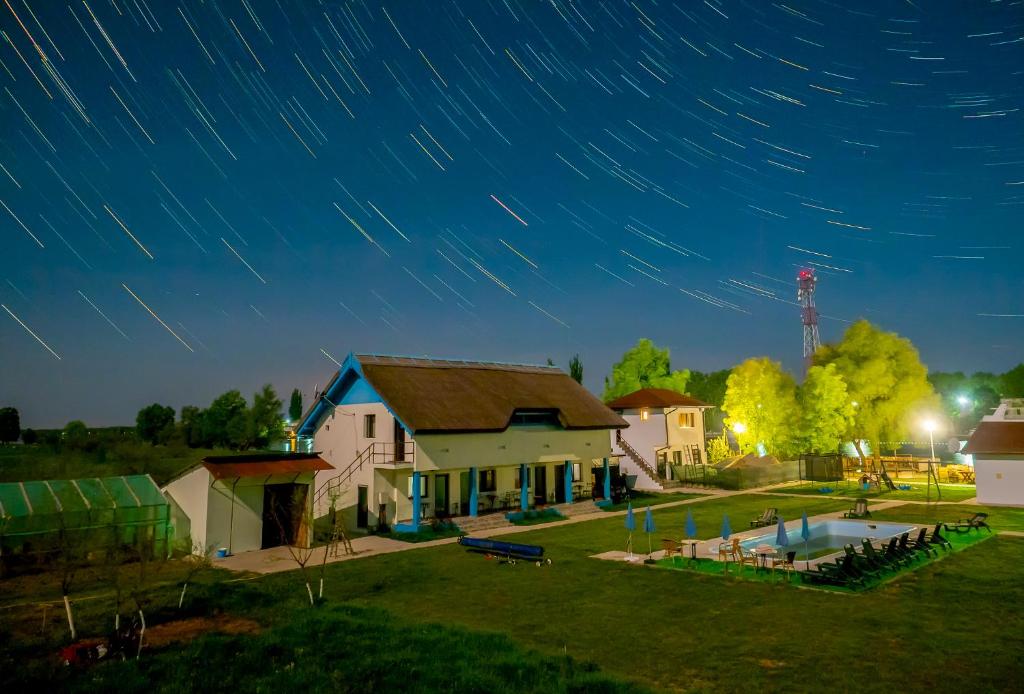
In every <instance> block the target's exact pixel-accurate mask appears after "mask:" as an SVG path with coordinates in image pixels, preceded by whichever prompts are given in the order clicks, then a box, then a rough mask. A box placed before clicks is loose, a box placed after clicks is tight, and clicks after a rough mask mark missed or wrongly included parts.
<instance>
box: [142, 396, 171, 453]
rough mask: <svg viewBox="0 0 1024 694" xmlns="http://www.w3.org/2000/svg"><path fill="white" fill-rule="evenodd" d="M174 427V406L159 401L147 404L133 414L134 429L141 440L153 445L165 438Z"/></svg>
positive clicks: (163, 440)
mask: <svg viewBox="0 0 1024 694" xmlns="http://www.w3.org/2000/svg"><path fill="white" fill-rule="evenodd" d="M173 428H174V408H173V407H166V406H164V405H161V404H159V403H155V402H154V403H153V404H152V405H147V406H146V407H143V408H142V409H141V410H139V413H138V414H137V415H136V416H135V431H136V432H138V435H139V438H140V439H142V440H143V441H149V442H150V443H151V444H153V445H154V446H155V445H156V444H157V443H163V442H165V441H166V440H167V438H168V435H169V433H170V430H172V429H173Z"/></svg>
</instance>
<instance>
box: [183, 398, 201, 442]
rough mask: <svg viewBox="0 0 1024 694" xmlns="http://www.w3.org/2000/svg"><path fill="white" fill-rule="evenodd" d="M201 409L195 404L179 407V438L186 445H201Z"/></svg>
mask: <svg viewBox="0 0 1024 694" xmlns="http://www.w3.org/2000/svg"><path fill="white" fill-rule="evenodd" d="M201 418H202V410H200V409H199V408H198V407H196V406H195V405H185V406H184V407H182V408H181V421H180V422H179V426H180V427H181V438H182V439H183V440H184V441H185V444H186V445H188V446H192V447H196V446H201V445H203V441H202V422H201Z"/></svg>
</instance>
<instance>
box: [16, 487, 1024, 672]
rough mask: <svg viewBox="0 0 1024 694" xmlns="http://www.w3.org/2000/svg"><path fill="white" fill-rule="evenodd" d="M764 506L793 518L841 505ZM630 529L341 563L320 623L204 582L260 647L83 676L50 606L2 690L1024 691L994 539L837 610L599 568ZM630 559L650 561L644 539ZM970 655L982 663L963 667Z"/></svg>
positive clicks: (729, 509) (1004, 513)
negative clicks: (532, 552) (540, 561)
mask: <svg viewBox="0 0 1024 694" xmlns="http://www.w3.org/2000/svg"><path fill="white" fill-rule="evenodd" d="M767 501H768V500H767V499H766V498H765V497H764V496H762V495H737V496H732V497H727V498H723V499H714V500H709V501H706V502H699V503H695V504H691V505H687V507H672V508H663V509H655V510H654V519H655V523H656V525H657V527H658V531H657V532H656V533H655V534H654V536H653V537H654V541H655V543H656V544H657V543H658V541H659V539H660V538H661V537H663V536H664V537H678V536H680V535H681V534H682V528H683V524H684V522H685V518H686V511H687V508H689V509H691V510H692V512H693V515H694V519H695V520H696V523H697V529H698V536H699V537H700V538H701V539H709V538H712V537H716V536H717V535H718V534H719V532H720V529H721V523H722V515H723V514H725V513H728V515H729V518H730V521H731V523H732V526H733V527H734V528H736V529H737V530H739V529H740V528H743V527H745V526H746V525H747V521H748V520H749V519H751V518H755V517H757V516H758V515H760V513H761V511H763V509H764V507H765V506H766V505H767V504H766V502H767ZM770 503H771V505H773V506H777V507H778V508H779V512H780V514H781V515H782V516H783V517H785V518H787V519H792V518H798V517H799V516H800V513H801V512H802V511H804V510H806V511H807V513H808V515H814V514H817V513H823V512H827V511H836V510H842V509H844V508H846V507H847V506H848V503H849V502H847V501H845V500H841V499H829V498H815V497H807V498H799V497H775V498H772V499H771V500H770ZM975 510H984V509H982V508H980V507H977V506H966V507H962V508H960V507H925V506H923V505H913V506H910V507H903V508H896V509H892V510H890V511H886V512H879V513H878V514H877V515H878V517H879V518H880V519H881V518H887V519H889V518H891V519H893V520H913V521H915V522H931V521H932V519H933V518H935V517H940V518H941V519H943V520H955V519H956V518H958V517H961V516H964V515H968V514H969V512H971V511H975ZM990 513H991V522H992V524H993V527H995V528H1007V529H1011V528H1012V529H1018V528H1020V527H1021V526H1024V511H1008V510H1004V509H990ZM622 522H623V519H622V518H621V517H612V518H603V519H599V520H594V521H588V522H584V523H576V524H559V525H557V526H555V527H550V528H543V529H538V530H531V531H527V532H523V533H519V534H516V535H515V536H514V541H515V542H524V543H535V544H541V545H543V546H544V548H545V556H549V557H551V558H552V559H553V561H554V563H553V564H552V565H550V566H544V567H541V568H538V567H536V566H534V565H533V564H526V563H519V564H517V565H515V566H510V565H505V564H499V563H497V562H494V561H487V560H486V559H485V558H484V557H482V556H481V555H479V554H475V553H469V552H466V551H465V550H463V549H462V548H461V547H459V546H456V545H445V546H441V547H432V548H424V549H416V550H414V551H409V552H401V553H397V554H388V555H381V556H377V557H370V558H366V559H360V560H356V561H347V562H340V563H337V564H332V565H329V566H328V567H327V569H326V574H325V597H326V600H327V601H326V604H324V605H322V606H320V607H318V608H315V609H314V608H310V607H309V605H308V602H306V598H305V589H304V587H303V585H302V582H301V579H300V576H299V574H298V573H297V572H287V573H281V574H273V575H269V576H265V577H260V578H258V579H256V580H243V581H238V582H234V583H225V582H219V583H213V582H208V583H206V584H204V585H201V586H198V587H196V589H195V590H194V591H191V590H190V595H191V597H190V599H189V600H187V601H186V607H187V609H188V610H189V611H190V612H192V613H197V614H210V613H213V612H215V611H222V612H224V613H226V614H230V615H232V616H236V617H239V618H247V619H251V620H254V621H255V622H256V623H258V624H259V625H260V626H261V629H262V631H261V632H260V633H259V634H258V635H255V636H252V635H247V636H216V635H214V636H206V637H202V638H200V639H197V640H193V641H192V642H190V643H188V645H186V646H172V647H169V648H165V649H163V650H152V651H151V652H150V653H148V654H144V656H143V661H141V662H140V663H125V664H121V663H108V664H105V665H103V666H102V667H98V668H95V669H93V670H92V671H90V672H89V673H87V674H81V675H77V676H75V675H74V673H69V672H67V671H66V670H65V669H62V668H60V667H58V666H56V665H53V664H52V663H51V662H49V661H46V660H44V657H45V656H46V655H47V654H49V653H53V652H54V650H55V649H56V647H57V646H58V644H59V643H60V642H61V636H62V635H61V634H60V633H58V632H59V631H60V630H59V629H57V628H56V627H51V630H50V633H49V635H48V636H46V637H43V636H40V634H39V619H40V611H39V609H38V608H33V609H31V610H20V611H18V610H15V611H9V612H0V632H3V631H13V632H14V634H15V635H16V637H12V636H8V637H6V640H5V637H4V636H2V635H0V689H7V687H5V684H7V683H10V684H11V685H13V686H12V687H11V688H10V690H11V691H17V690H23V689H25V688H26V686H27V684H26V683H27V682H28V681H29V680H35V681H38V680H41V679H45V678H50V679H51V680H52V679H53V678H60V680H63V681H62V682H58V685H60V686H64V687H65V688H69V689H72V690H74V689H82V690H88V689H94V690H98V689H103V688H104V686H106V687H107V688H108V690H109V688H110V687H111V685H113V684H114V683H116V686H117V688H118V690H124V691H140V690H143V689H159V688H161V687H163V688H174V689H189V688H191V689H199V688H203V689H206V688H212V689H220V690H225V689H240V688H241V689H243V690H246V691H248V690H254V689H257V688H260V689H263V690H269V689H283V688H294V687H296V686H297V687H311V688H314V689H317V688H319V689H340V690H352V689H359V690H361V691H367V690H372V689H381V688H384V687H388V688H392V687H390V686H389V685H395V684H397V685H398V686H399V687H403V686H404V688H405V689H410V690H423V691H425V690H428V689H445V690H453V691H468V690H479V689H493V690H495V691H511V690H526V691H530V690H538V691H539V690H544V691H569V690H575V691H583V690H586V691H615V690H616V689H619V688H621V687H626V686H633V687H636V688H638V689H661V688H665V689H673V690H688V691H694V690H700V691H758V690H770V691H771V690H787V691H808V690H820V689H822V688H824V687H827V688H828V689H829V690H832V691H849V690H857V691H862V692H875V691H878V692H881V691H887V692H891V691H920V690H924V689H928V690H933V691H951V692H952V691H957V692H959V691H1012V690H1013V688H1014V686H1015V684H1014V683H1016V682H1019V681H1020V680H1021V678H1022V677H1024V666H1022V665H1021V664H1020V663H1019V658H1018V655H1019V653H1020V652H1022V650H1024V613H1022V612H1021V611H1020V610H1015V609H1007V608H1008V606H1013V605H1019V604H1020V603H1021V601H1022V600H1024V582H1022V581H1021V580H1020V575H1021V566H1022V565H1024V540H1021V539H1016V538H994V539H991V540H987V541H984V542H981V543H980V544H978V546H976V547H971V548H969V549H967V550H965V551H962V552H956V553H953V554H950V555H949V556H947V557H945V558H943V559H942V560H941V561H937V562H934V563H932V564H929V565H927V566H922V567H920V568H919V569H917V570H916V571H912V572H909V573H907V574H906V575H903V576H901V577H900V578H898V579H897V580H895V581H893V582H891V583H887V584H885V585H883V586H880V587H878V588H876V589H874V590H871V591H867V592H864V593H860V594H857V595H838V594H834V593H829V592H826V591H818V590H814V591H812V590H797V589H794V588H793V587H791V586H787V585H785V584H784V583H781V584H779V583H776V584H772V583H768V582H755V581H738V580H723V579H722V578H721V577H719V576H712V575H701V574H699V573H696V572H685V571H667V570H660V569H658V568H656V567H636V566H627V565H625V564H624V563H617V562H609V561H599V560H596V559H591V558H589V555H592V554H596V553H598V552H604V551H607V550H610V549H623V548H624V546H625V540H626V532H625V530H624V529H623V528H622ZM637 543H638V545H639V544H643V545H646V542H645V540H644V539H643V537H642V534H640V536H639V537H638V538H637ZM214 578H215V576H214ZM314 590H315V588H314ZM177 591H178V588H177V586H174V585H170V586H165V587H163V588H159V589H156V590H154V591H152V593H151V595H150V596H149V598H148V599H149V600H150V604H151V606H150V607H149V608H148V610H147V615H151V617H150V620H151V622H152V623H153V624H157V623H159V622H160V621H161V620H166V619H169V618H170V617H171V616H172V615H174V614H175V612H176V605H177ZM78 611H79V612H78V618H79V624H80V630H81V632H82V633H83V634H89V633H102V631H103V630H104V628H105V626H104V625H105V624H107V623H108V622H109V621H110V617H109V615H110V612H111V605H110V601H104V600H102V599H97V600H90V601H83V602H81V603H80V604H79V606H78ZM364 624H365V626H362V625H364ZM964 644H972V646H971V648H972V649H974V650H971V651H970V652H968V653H967V656H968V657H965V650H964ZM979 648H980V649H981V650H980V651H979V650H977V649H979ZM567 657H568V658H570V659H571V660H567ZM15 665H17V667H15ZM594 668H598V670H595V669H594ZM289 674H291V675H292V676H293V677H294V679H288V676H289ZM403 675H407V676H403ZM474 677H475V678H479V679H473V678H474ZM15 678H16V679H15ZM69 678H70V679H69ZM394 678H399V679H394Z"/></svg>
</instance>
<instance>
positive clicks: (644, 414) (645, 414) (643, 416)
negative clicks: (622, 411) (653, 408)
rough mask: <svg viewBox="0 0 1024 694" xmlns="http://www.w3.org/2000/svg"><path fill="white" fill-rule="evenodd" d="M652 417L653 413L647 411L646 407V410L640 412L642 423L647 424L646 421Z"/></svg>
mask: <svg viewBox="0 0 1024 694" xmlns="http://www.w3.org/2000/svg"><path fill="white" fill-rule="evenodd" d="M650 416H651V412H650V410H648V409H647V408H646V407H645V408H643V409H642V410H640V421H641V422H646V421H647V419H648V418H649V417H650Z"/></svg>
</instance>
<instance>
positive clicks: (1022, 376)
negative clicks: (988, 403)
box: [999, 363, 1024, 398]
mask: <svg viewBox="0 0 1024 694" xmlns="http://www.w3.org/2000/svg"><path fill="white" fill-rule="evenodd" d="M999 380H1000V385H1001V386H1002V388H1001V389H1002V391H1003V397H1004V398H1024V363H1022V364H1017V366H1015V367H1013V368H1012V369H1010V370H1009V371H1007V372H1006V373H1004V374H1003V375H1002V377H1001V378H1000V379H999Z"/></svg>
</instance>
